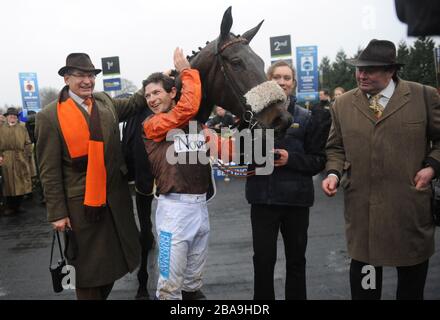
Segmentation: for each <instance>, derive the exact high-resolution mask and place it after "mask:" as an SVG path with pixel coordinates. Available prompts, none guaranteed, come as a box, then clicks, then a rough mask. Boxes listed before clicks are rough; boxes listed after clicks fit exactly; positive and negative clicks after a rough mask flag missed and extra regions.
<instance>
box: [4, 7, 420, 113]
mask: <svg viewBox="0 0 440 320" xmlns="http://www.w3.org/2000/svg"><path fill="white" fill-rule="evenodd" d="M230 5H232V15H233V18H234V24H233V26H232V31H233V32H234V33H236V34H242V33H243V32H245V31H246V30H248V29H250V28H252V27H254V26H255V25H257V24H258V22H259V21H261V20H263V19H264V20H265V22H264V24H263V26H262V28H261V29H260V32H259V33H258V34H257V35H256V36H255V38H254V40H253V41H252V43H251V47H252V48H253V49H254V51H255V52H257V53H258V54H259V55H260V56H261V57H262V58H263V59H264V61H265V63H266V66H267V65H268V64H269V63H270V48H269V38H270V37H271V36H279V35H285V34H290V35H291V39H292V46H293V50H292V51H293V52H294V50H295V48H294V47H296V46H302V45H317V46H318V59H319V61H320V60H321V58H322V57H323V56H325V55H327V56H329V57H330V58H331V59H334V57H335V55H336V52H337V51H338V50H339V49H341V48H343V49H344V50H345V52H347V53H348V54H349V55H351V54H353V53H355V52H356V51H357V48H358V47H359V46H365V45H366V44H367V43H368V41H369V40H371V39H372V38H378V39H388V40H391V41H394V42H395V43H396V44H397V43H398V42H399V41H400V40H408V39H407V38H406V25H404V24H402V23H400V22H399V21H398V19H397V17H396V13H395V8H394V0H364V1H359V0H334V1H324V0H264V1H263V0H210V1H208V0H204V1H201V0H199V1H197V0H179V1H177V0H161V1H160V0H159V1H157V0H156V1H147V0H124V1H121V0H93V1H92V0H75V1H67V0H61V1H49V0H12V1H11V0H6V1H2V4H1V11H0V39H1V41H2V45H1V49H0V57H1V63H2V68H1V70H2V76H1V78H0V81H1V83H0V106H3V105H4V104H5V103H8V104H16V105H21V94H20V88H19V81H18V73H19V72H36V73H37V74H38V82H39V87H40V89H41V88H42V87H54V88H57V89H61V88H62V86H63V84H64V83H63V79H62V78H61V77H60V76H58V75H57V71H58V69H59V68H60V67H62V66H63V65H64V64H65V58H66V56H67V54H69V53H71V52H86V53H88V54H89V55H90V56H91V58H92V60H93V62H94V64H95V66H96V67H101V57H108V56H119V57H120V65H121V76H122V77H124V78H127V79H129V80H131V81H133V82H134V83H135V84H136V85H137V86H140V83H141V81H142V80H143V79H144V78H146V76H148V75H149V74H150V73H152V72H155V71H161V70H165V69H169V68H171V67H172V53H173V49H174V48H175V47H176V46H180V47H182V48H183V49H184V52H185V53H186V54H189V53H190V52H191V50H196V49H197V47H199V46H203V45H204V43H205V42H206V41H207V40H213V39H214V38H216V37H217V36H218V34H219V30H220V22H221V18H222V16H223V12H224V11H225V10H226V8H227V7H228V6H230ZM413 40H414V39H410V40H408V41H409V42H412V41H413ZM96 90H102V76H101V75H99V76H98V77H97V79H96Z"/></svg>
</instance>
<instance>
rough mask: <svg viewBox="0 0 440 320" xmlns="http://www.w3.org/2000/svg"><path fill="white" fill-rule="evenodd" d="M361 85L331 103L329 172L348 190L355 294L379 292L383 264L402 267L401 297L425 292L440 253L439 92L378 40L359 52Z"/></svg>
mask: <svg viewBox="0 0 440 320" xmlns="http://www.w3.org/2000/svg"><path fill="white" fill-rule="evenodd" d="M350 63H351V64H352V65H354V66H356V80H357V83H358V88H356V89H353V90H351V91H349V92H347V93H346V94H344V95H343V96H341V97H339V98H338V99H337V100H336V102H335V104H334V105H333V107H332V109H331V113H332V127H331V130H330V135H329V138H328V141H327V146H326V154H327V164H326V170H327V174H328V176H327V178H326V179H324V181H323V182H322V188H323V190H324V192H325V193H326V194H327V195H328V196H334V195H335V193H336V191H337V188H338V186H339V185H341V186H342V188H343V189H344V195H345V229H346V238H347V246H348V253H349V256H350V257H351V259H352V260H351V266H350V285H351V294H352V298H353V299H380V297H381V289H382V267H383V266H392V267H396V268H397V274H398V284H397V299H423V291H424V286H425V281H426V275H427V271H428V262H429V258H430V257H431V255H432V254H433V253H434V224H433V219H432V215H431V211H430V198H431V186H430V182H431V179H432V178H434V177H437V176H439V174H440V97H439V95H438V93H437V92H436V90H435V89H434V88H432V87H427V86H423V85H421V84H418V83H414V82H409V81H405V80H402V79H400V78H399V77H398V76H397V74H396V73H397V71H398V70H399V68H400V67H401V66H402V64H399V63H398V62H397V61H396V48H395V46H394V44H393V43H392V42H390V41H386V40H372V41H371V42H370V43H369V44H368V46H367V47H366V48H365V50H363V51H362V53H361V54H360V56H359V58H358V59H355V60H351V61H350Z"/></svg>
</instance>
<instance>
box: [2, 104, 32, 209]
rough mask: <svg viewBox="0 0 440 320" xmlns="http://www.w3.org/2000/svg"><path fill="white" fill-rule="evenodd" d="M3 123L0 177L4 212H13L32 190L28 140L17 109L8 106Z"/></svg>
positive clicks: (29, 143) (29, 142)
mask: <svg viewBox="0 0 440 320" xmlns="http://www.w3.org/2000/svg"><path fill="white" fill-rule="evenodd" d="M4 116H5V117H6V124H4V125H2V126H0V166H1V167H2V177H3V196H4V197H5V198H6V210H5V211H4V214H5V215H11V214H16V213H18V212H20V211H22V209H21V208H20V206H21V203H22V200H23V196H24V195H26V194H28V193H31V192H32V181H31V163H32V142H31V141H30V138H29V134H28V132H27V130H26V128H25V127H24V126H22V125H20V123H19V121H18V110H17V109H16V108H8V110H7V112H6V113H5V114H4Z"/></svg>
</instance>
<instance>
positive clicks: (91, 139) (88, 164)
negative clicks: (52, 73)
mask: <svg viewBox="0 0 440 320" xmlns="http://www.w3.org/2000/svg"><path fill="white" fill-rule="evenodd" d="M68 90H69V88H68V87H67V86H66V87H64V88H63V90H62V91H61V94H60V98H59V101H58V105H57V115H58V121H59V123H60V128H61V132H62V135H63V137H64V141H65V142H66V145H67V149H68V151H69V155H70V158H71V159H72V167H73V168H74V169H75V170H76V171H79V172H84V171H86V188H85V196H84V208H85V213H86V217H87V218H89V219H90V220H92V221H96V220H99V218H100V215H101V213H102V211H103V208H104V207H105V206H106V201H107V198H106V194H107V188H106V184H107V172H106V168H105V162H104V139H103V135H102V128H101V122H100V119H99V112H98V108H97V107H96V104H95V101H94V100H93V106H92V110H91V114H90V120H89V125H88V124H87V121H86V118H85V115H84V114H83V113H82V112H81V110H80V109H79V108H78V106H77V105H76V104H75V102H74V101H73V99H72V98H70V96H69V93H68Z"/></svg>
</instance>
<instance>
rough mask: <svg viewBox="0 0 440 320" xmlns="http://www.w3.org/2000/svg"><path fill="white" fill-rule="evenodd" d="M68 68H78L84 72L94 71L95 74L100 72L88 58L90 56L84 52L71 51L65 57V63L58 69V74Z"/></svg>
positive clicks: (63, 72) (62, 74) (62, 73)
mask: <svg viewBox="0 0 440 320" xmlns="http://www.w3.org/2000/svg"><path fill="white" fill-rule="evenodd" d="M69 69H78V70H81V71H85V72H94V73H95V74H98V73H100V72H101V71H102V70H101V69H96V68H95V66H94V65H93V63H92V60H90V57H89V56H88V54H86V53H71V54H69V55H68V56H67V58H66V65H65V66H64V67H62V68H61V69H60V70H58V74H59V75H60V76H64V74H65V73H66V72H67V71H69Z"/></svg>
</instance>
